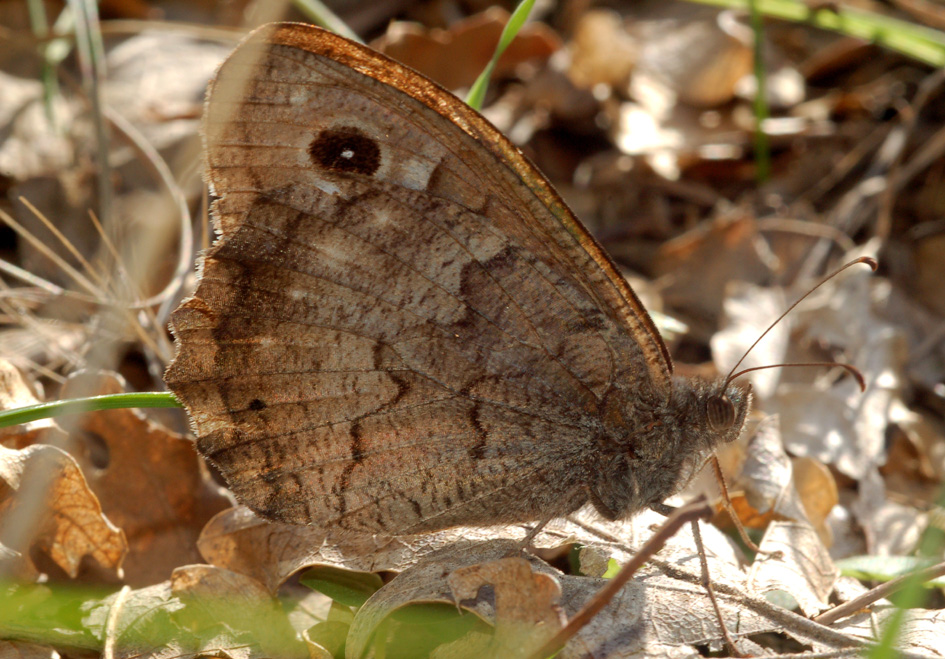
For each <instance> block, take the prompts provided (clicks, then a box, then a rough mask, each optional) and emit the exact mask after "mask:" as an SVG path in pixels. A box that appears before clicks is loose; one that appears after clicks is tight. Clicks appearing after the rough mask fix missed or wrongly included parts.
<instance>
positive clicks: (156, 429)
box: [62, 373, 229, 585]
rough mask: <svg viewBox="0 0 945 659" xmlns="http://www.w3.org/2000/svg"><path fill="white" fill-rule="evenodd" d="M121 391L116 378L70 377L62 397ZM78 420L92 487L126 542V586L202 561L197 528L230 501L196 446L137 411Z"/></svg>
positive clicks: (102, 414)
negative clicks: (211, 474)
mask: <svg viewBox="0 0 945 659" xmlns="http://www.w3.org/2000/svg"><path fill="white" fill-rule="evenodd" d="M123 390H124V387H123V385H122V383H121V381H120V380H119V379H118V377H117V376H115V375H110V374H106V373H99V374H95V375H93V374H89V373H84V374H77V375H75V376H73V377H71V378H70V379H69V381H68V382H67V383H66V386H65V387H63V392H62V397H63V398H71V397H81V396H92V395H100V394H106V393H117V392H121V391H123ZM77 423H78V425H77V427H76V430H77V431H78V433H80V434H79V439H80V441H79V443H80V444H81V445H82V446H83V447H84V449H85V455H84V457H83V459H82V461H83V463H84V470H85V472H86V474H87V478H88V481H89V486H90V487H91V488H92V491H93V492H95V494H96V495H97V496H98V498H99V500H100V501H101V502H102V509H103V510H104V511H105V513H106V514H107V515H108V517H109V519H111V520H113V521H114V522H115V523H116V524H117V525H118V526H120V527H121V528H122V529H123V530H124V532H125V534H126V535H127V537H128V544H129V553H128V558H127V560H126V561H125V576H126V580H127V583H129V584H131V585H137V584H148V583H154V582H156V581H160V580H161V579H163V578H166V577H167V576H168V575H169V574H170V573H171V570H173V569H174V568H175V567H178V566H180V565H186V564H188V563H196V562H200V560H201V559H200V555H199V553H198V552H197V545H196V542H197V537H198V535H199V534H200V529H201V528H203V525H204V524H205V523H206V521H207V520H208V519H210V517H212V516H213V515H214V514H215V513H216V512H218V511H219V510H221V509H222V508H225V507H226V506H227V505H229V500H228V499H227V498H226V496H225V495H224V494H223V493H222V492H221V490H220V488H219V487H218V486H217V485H216V484H214V483H213V481H212V479H211V478H210V476H209V474H208V472H207V469H206V467H205V465H204V463H203V461H202V460H201V459H200V458H199V457H198V456H197V452H196V451H195V449H194V446H193V444H192V443H191V442H190V441H188V440H187V439H185V438H184V437H183V436H181V435H178V434H176V433H173V432H171V431H169V430H168V429H166V428H164V427H163V426H161V425H159V424H157V423H154V422H152V421H150V420H148V419H147V417H145V416H144V415H143V414H142V413H141V412H138V411H137V410H127V409H125V410H113V411H105V412H94V413H91V414H86V415H84V416H82V417H81V419H80V420H78V422H77Z"/></svg>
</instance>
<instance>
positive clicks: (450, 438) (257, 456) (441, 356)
mask: <svg viewBox="0 0 945 659" xmlns="http://www.w3.org/2000/svg"><path fill="white" fill-rule="evenodd" d="M203 131H204V146H205V164H206V176H207V181H208V183H209V186H210V190H211V193H212V194H213V195H214V196H215V197H216V200H215V201H214V202H213V206H212V214H213V217H214V221H215V228H216V230H217V232H218V234H219V237H218V239H217V240H216V242H215V243H214V245H213V246H212V247H211V248H210V249H209V250H208V251H207V252H206V253H205V254H204V255H203V257H202V260H201V262H200V266H199V282H198V285H197V288H196V291H195V292H194V294H193V296H192V297H190V298H189V299H187V300H185V301H184V302H183V303H182V304H181V305H180V307H179V308H178V309H177V310H176V311H175V312H174V313H173V315H172V321H171V324H172V330H173V332H174V335H175V337H176V340H177V353H176V356H175V358H174V360H173V362H172V363H171V365H170V366H169V368H168V370H167V373H166V376H165V380H166V382H167V385H168V387H169V388H170V390H171V391H172V392H173V393H174V394H175V395H176V396H177V398H178V399H179V400H180V401H181V402H182V404H183V405H184V407H185V408H186V409H187V411H188V413H189V416H190V419H191V421H192V424H193V428H194V432H195V434H196V436H197V448H198V450H199V451H200V453H201V454H202V455H203V456H204V457H205V458H206V459H207V460H209V461H210V462H211V463H212V464H214V465H215V466H216V467H217V468H218V469H219V471H220V472H221V473H222V475H223V476H224V478H225V479H226V481H227V483H228V485H229V486H230V488H231V489H232V491H233V492H234V493H235V495H236V497H237V499H239V500H240V501H241V502H242V503H244V504H246V505H247V506H249V507H250V508H251V509H252V510H254V511H255V512H256V513H258V514H260V515H262V516H263V517H266V518H269V519H273V520H279V521H283V522H290V523H295V524H312V525H318V526H321V527H323V528H324V529H325V530H326V533H329V534H337V535H339V536H340V535H343V534H347V533H368V534H370V533H374V534H383V535H387V536H395V535H408V534H416V533H423V532H430V531H435V530H439V529H444V528H449V527H453V526H457V525H497V524H510V523H514V522H540V523H542V522H545V521H548V520H550V519H554V518H556V517H561V516H565V515H567V514H569V513H571V512H574V511H575V510H577V509H578V508H580V507H582V506H584V505H586V504H588V503H589V504H591V505H593V507H594V508H595V509H596V510H597V511H598V512H599V513H600V514H601V515H602V516H603V517H605V518H607V519H618V518H624V517H627V516H630V515H632V514H633V513H635V512H637V511H639V510H640V509H642V508H644V507H647V506H652V505H656V504H659V503H660V502H662V501H663V500H664V499H665V498H666V497H668V496H670V495H672V494H674V493H675V492H677V491H678V490H679V489H680V488H681V487H682V486H684V485H685V484H686V483H687V482H688V481H689V480H690V479H691V477H692V476H693V474H694V473H695V472H696V471H697V470H698V469H699V468H700V467H701V466H702V465H703V463H704V462H705V460H706V459H707V458H708V456H710V455H711V454H712V452H713V451H714V449H715V448H716V447H717V446H719V445H720V444H723V443H726V442H731V441H732V440H734V439H736V438H737V437H738V435H739V433H740V432H741V429H742V426H743V425H744V422H745V417H746V414H747V413H748V410H749V407H750V404H751V392H750V389H749V388H748V387H744V386H742V385H741V384H738V383H734V382H728V380H726V379H723V378H720V379H718V380H711V381H710V380H703V379H698V378H694V379H688V378H682V377H679V376H676V375H674V374H673V363H672V360H671V358H670V355H669V351H668V350H667V348H666V345H665V343H664V342H663V340H662V338H661V337H660V335H659V332H658V331H657V329H656V327H655V325H654V324H653V321H652V320H651V318H650V316H649V314H648V313H647V311H646V309H645V308H644V307H643V305H642V304H641V303H640V300H639V299H638V298H637V296H636V295H635V294H634V292H633V290H632V289H631V288H630V286H629V285H628V284H627V282H626V280H625V279H624V278H623V277H622V276H621V275H620V273H619V272H618V270H617V267H616V266H615V265H614V263H613V261H612V260H611V259H610V257H609V256H608V255H607V254H606V253H605V252H604V250H603V249H602V248H601V246H600V245H599V244H598V243H597V241H596V240H595V239H594V238H593V237H592V236H591V234H590V233H589V232H588V231H587V229H585V228H584V226H583V225H582V224H581V223H580V222H579V221H578V220H577V219H576V218H575V216H574V214H573V213H572V212H571V211H570V210H569V209H568V207H567V206H566V205H565V203H564V202H563V201H562V199H561V197H559V195H558V194H557V193H556V192H555V190H554V188H553V187H552V186H551V184H550V183H549V182H548V180H547V179H546V178H545V177H544V176H543V175H542V174H541V173H540V172H539V171H538V170H537V169H536V168H535V166H534V165H532V164H531V163H530V162H529V161H528V159H527V158H526V157H525V156H524V155H523V154H522V153H521V152H520V151H519V149H518V148H516V147H515V146H514V145H513V144H512V143H511V142H510V141H509V140H508V139H506V138H505V137H504V136H503V135H502V134H501V133H500V132H499V131H498V130H497V129H496V128H495V127H493V126H492V125H491V124H490V123H489V122H488V121H487V120H486V119H485V118H483V117H482V116H481V115H480V114H479V113H477V112H476V111H474V110H472V109H471V108H470V107H468V106H467V105H466V104H464V103H463V102H462V101H461V100H459V99H458V98H456V97H455V96H453V95H452V94H451V93H450V92H448V91H446V90H445V89H443V88H441V87H440V86H438V85H437V84H435V83H434V82H432V81H430V80H428V79H427V78H425V77H423V76H422V75H420V74H418V73H416V72H414V71H412V70H410V69H408V68H406V67H404V66H402V65H400V64H398V63H396V62H394V61H392V60H390V59H388V58H387V57H385V56H384V55H381V54H379V53H376V52H374V51H372V50H370V49H369V48H366V47H364V46H362V45H359V44H356V43H354V42H352V41H349V40H347V39H344V38H342V37H340V36H337V35H335V34H332V33H330V32H327V31H324V30H321V29H319V28H316V27H312V26H308V25H303V24H292V23H287V24H274V25H269V26H265V27H263V28H260V29H258V30H256V31H255V32H253V33H252V34H250V35H249V36H248V37H247V38H246V39H245V40H244V41H243V42H242V43H241V44H240V45H239V47H238V48H237V49H236V50H235V52H234V53H233V54H232V55H231V56H230V57H229V58H228V59H227V60H226V61H225V62H224V64H223V65H222V66H221V68H220V70H219V72H218V73H217V76H216V78H215V80H214V81H213V83H212V84H211V87H210V91H209V93H208V100H207V105H206V111H205V115H204V121H203Z"/></svg>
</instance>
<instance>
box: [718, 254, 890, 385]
mask: <svg viewBox="0 0 945 659" xmlns="http://www.w3.org/2000/svg"><path fill="white" fill-rule="evenodd" d="M860 263H865V264H866V265H868V266H869V267H870V269H872V270H873V272H876V268H877V267H879V264H878V263H877V262H876V259H874V258H871V257H869V256H861V257H860V258H858V259H854V260H852V261H850V262H849V263H847V264H846V265H843V266H841V267H840V268H837V269H836V270H834V271H833V272H832V273H830V274H829V275H827V276H826V277H824V279H823V280H822V281H821V282H820V283H819V284H817V285H816V286H814V287H813V288H812V289H810V290H809V291H807V292H806V293H804V295H802V296H801V297H800V298H798V299H797V301H796V302H794V304H792V305H791V306H789V307H788V308H787V309H786V310H785V312H784V313H782V314H781V315H780V316H778V317H777V319H776V320H775V321H774V322H773V323H771V324H770V325H768V329H766V330H765V331H764V332H762V333H761V336H759V337H758V338H757V339H755V342H754V343H752V344H751V347H750V348H748V350H746V351H745V354H743V355H742V358H741V359H739V360H738V362H737V363H736V364H735V366H733V367H732V370H731V371H729V372H728V376H727V377H726V378H725V385H724V386H723V387H722V391H725V390H726V389H727V388H728V384H729V382H731V381H732V380H734V379H735V378H737V377H739V376H740V375H744V374H745V373H750V372H751V371H760V370H763V369H766V368H783V367H785V366H840V367H841V368H845V369H846V370H847V371H849V372H850V373H851V374H853V377H855V378H856V381H857V382H858V383H859V385H860V389H861V390H863V391H865V390H866V382H865V380H864V379H863V374H862V373H860V371H859V370H857V368H856V367H855V366H851V365H850V364H841V363H839V362H808V363H804V364H771V365H769V366H755V367H753V368H746V369H744V370H741V371H738V372H737V373H736V372H735V369H737V368H738V367H739V366H741V365H742V362H743V361H745V357H747V356H748V353H750V352H751V351H752V350H754V349H755V346H756V345H758V344H759V343H760V342H761V339H763V338H765V336H766V335H767V334H768V332H770V331H771V330H772V329H774V326H775V325H777V324H778V323H780V322H781V320H782V319H783V318H784V317H785V316H787V315H788V314H789V313H791V311H793V309H794V307H796V306H797V305H799V304H800V303H801V302H803V301H804V299H805V298H806V297H807V296H808V295H810V294H811V293H813V292H814V291H816V290H817V289H818V288H820V287H821V286H823V285H824V284H826V283H827V282H828V281H830V280H831V279H833V278H834V277H836V276H837V275H839V274H840V273H841V272H843V271H844V270H846V269H847V268H850V267H852V266H854V265H857V264H860Z"/></svg>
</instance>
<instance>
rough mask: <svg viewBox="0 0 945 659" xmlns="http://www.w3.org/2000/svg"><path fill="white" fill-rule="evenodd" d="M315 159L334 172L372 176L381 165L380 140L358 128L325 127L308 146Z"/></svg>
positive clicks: (321, 165)
mask: <svg viewBox="0 0 945 659" xmlns="http://www.w3.org/2000/svg"><path fill="white" fill-rule="evenodd" d="M308 153H309V155H310V156H311V158H312V162H313V163H314V164H315V165H317V166H319V167H321V168H323V169H330V170H332V171H334V172H345V173H351V174H363V175H365V176H372V175H373V174H374V172H376V171H377V170H378V168H379V167H380V166H381V149H380V147H378V145H377V142H375V141H374V140H372V139H371V138H370V137H368V136H367V135H365V134H364V133H362V132H361V131H359V130H358V129H357V128H352V127H348V126H346V127H343V128H335V129H330V130H323V131H322V132H320V133H319V134H318V135H316V136H315V139H314V140H312V143H311V144H310V145H309V147H308Z"/></svg>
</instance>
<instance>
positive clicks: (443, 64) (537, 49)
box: [372, 7, 561, 89]
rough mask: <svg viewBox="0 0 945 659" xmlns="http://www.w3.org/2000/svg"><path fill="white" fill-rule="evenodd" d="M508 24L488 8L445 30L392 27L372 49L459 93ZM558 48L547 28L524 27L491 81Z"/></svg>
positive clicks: (495, 9)
mask: <svg viewBox="0 0 945 659" xmlns="http://www.w3.org/2000/svg"><path fill="white" fill-rule="evenodd" d="M508 20H509V13H508V12H507V11H506V10H504V9H502V8H501V7H491V8H489V9H487V10H486V11H483V12H481V13H479V14H476V15H474V16H470V17H469V18H467V19H465V20H462V21H457V22H456V23H454V24H453V25H452V26H450V28H449V30H439V29H433V30H427V29H425V28H423V27H421V26H419V25H417V24H415V23H404V22H394V23H391V24H390V26H389V27H388V30H387V34H386V35H384V36H383V37H382V38H381V39H379V40H377V41H375V42H374V44H372V45H373V47H374V48H375V49H377V50H380V51H381V52H383V53H384V54H385V55H388V56H389V57H393V58H394V59H396V60H397V61H398V62H402V63H403V64H406V65H407V66H409V67H411V68H413V69H416V70H417V71H420V72H421V73H423V74H424V75H426V76H428V77H430V78H433V80H435V81H437V82H438V83H440V84H441V85H443V86H444V87H446V88H447V89H460V88H465V87H469V86H471V85H472V84H473V82H475V80H476V78H477V77H478V76H479V74H480V73H481V72H482V70H483V69H484V68H485V67H486V64H488V63H489V60H490V59H492V54H493V52H495V47H496V45H497V44H498V43H499V36H500V35H501V34H502V30H503V29H504V28H505V25H506V23H507V22H508ZM560 47H561V41H560V39H559V37H558V36H557V34H556V33H555V32H554V31H553V30H551V29H550V28H549V27H548V26H546V25H543V24H542V23H538V22H530V23H527V24H526V25H525V26H524V27H523V28H522V29H521V30H520V31H519V32H518V34H517V35H516V37H515V39H514V40H513V41H512V42H511V43H510V44H509V46H508V48H506V50H505V52H504V53H503V54H502V57H500V58H499V61H498V63H497V64H496V67H495V72H494V74H493V75H494V77H501V76H505V75H508V74H509V73H510V72H511V71H513V70H514V69H515V67H516V66H518V65H519V64H521V63H522V62H526V61H532V62H544V61H545V60H547V59H548V58H549V57H550V56H551V55H552V53H554V52H555V51H557V50H558V49H559V48H560Z"/></svg>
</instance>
